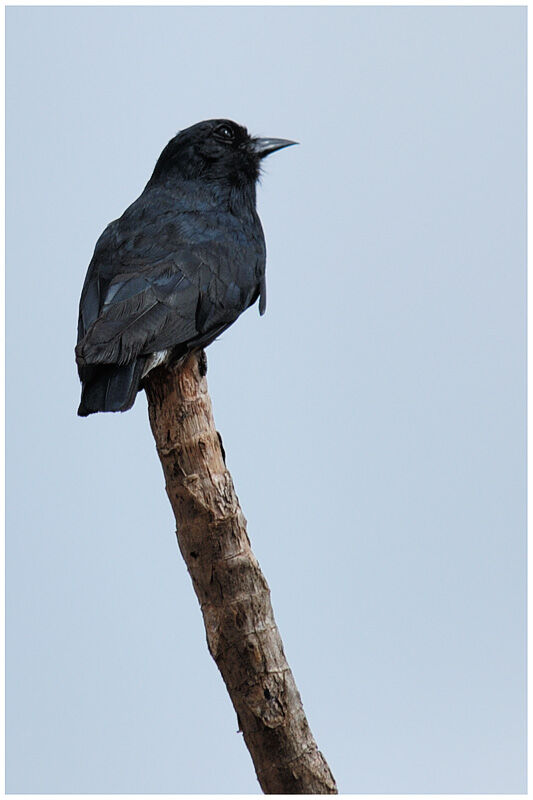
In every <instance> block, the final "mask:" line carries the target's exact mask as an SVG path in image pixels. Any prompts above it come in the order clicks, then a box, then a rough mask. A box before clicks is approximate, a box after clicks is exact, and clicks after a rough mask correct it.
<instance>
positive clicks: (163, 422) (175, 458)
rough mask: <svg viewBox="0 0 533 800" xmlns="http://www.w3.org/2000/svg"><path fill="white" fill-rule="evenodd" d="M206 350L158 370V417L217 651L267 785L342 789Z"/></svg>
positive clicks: (155, 426) (304, 790)
mask: <svg viewBox="0 0 533 800" xmlns="http://www.w3.org/2000/svg"><path fill="white" fill-rule="evenodd" d="M205 373H206V361H205V355H204V354H203V353H200V354H198V355H196V354H193V355H191V356H190V357H189V358H188V360H187V361H186V362H185V363H184V364H181V365H175V366H173V367H168V368H167V367H161V368H158V369H157V370H154V371H153V372H152V373H151V374H150V376H149V378H148V380H147V381H146V392H147V395H148V406H149V414H150V424H151V426H152V431H153V434H154V437H155V441H156V445H157V451H158V454H159V457H160V459H161V464H162V466H163V472H164V475H165V480H166V490H167V494H168V497H169V499H170V502H171V505H172V508H173V510H174V515H175V517H176V524H177V538H178V543H179V547H180V550H181V553H182V555H183V558H184V559H185V562H186V564H187V568H188V570H189V573H190V575H191V578H192V582H193V586H194V590H195V592H196V595H197V597H198V600H199V602H200V606H201V609H202V613H203V617H204V623H205V629H206V633H207V643H208V647H209V651H210V653H211V655H212V656H213V658H214V659H215V661H216V663H217V665H218V668H219V670H220V672H221V673H222V677H223V679H224V682H225V684H226V687H227V690H228V692H229V695H230V697H231V700H232V703H233V706H234V708H235V711H236V712H237V718H238V722H239V728H240V730H241V731H242V733H243V735H244V740H245V742H246V745H247V747H248V749H249V751H250V754H251V756H252V759H253V762H254V766H255V770H256V773H257V778H258V780H259V783H260V785H261V788H262V789H263V792H265V793H266V794H336V793H337V788H336V785H335V780H334V778H333V775H332V774H331V771H330V769H329V767H328V765H327V763H326V760H325V759H324V757H323V755H322V753H320V751H319V750H318V748H317V745H316V742H315V740H314V738H313V735H312V733H311V731H310V729H309V725H308V723H307V720H306V717H305V713H304V710H303V707H302V701H301V699H300V695H299V693H298V690H297V688H296V684H295V682H294V678H293V676H292V672H291V670H290V668H289V665H288V664H287V661H286V659H285V654H284V652H283V645H282V642H281V638H280V635H279V632H278V629H277V626H276V623H275V621H274V614H273V611H272V606H271V603H270V590H269V588H268V584H267V582H266V580H265V578H264V576H263V573H262V572H261V570H260V568H259V564H258V563H257V560H256V558H255V556H254V554H253V553H252V550H251V548H250V542H249V540H248V536H247V533H246V520H245V519H244V516H243V513H242V511H241V508H240V506H239V501H238V499H237V496H236V494H235V490H234V488H233V482H232V479H231V476H230V474H229V472H228V470H227V469H226V464H225V457H224V451H223V449H222V443H221V439H220V436H219V434H218V433H217V431H216V428H215V423H214V420H213V413H212V410H211V401H210V398H209V394H208V391H207V381H206V378H205Z"/></svg>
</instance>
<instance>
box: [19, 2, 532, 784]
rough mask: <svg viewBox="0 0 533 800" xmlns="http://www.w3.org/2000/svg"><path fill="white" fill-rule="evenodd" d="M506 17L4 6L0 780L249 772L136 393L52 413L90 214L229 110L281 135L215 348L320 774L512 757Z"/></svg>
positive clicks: (516, 768) (373, 10) (418, 778)
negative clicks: (259, 248) (251, 287)
mask: <svg viewBox="0 0 533 800" xmlns="http://www.w3.org/2000/svg"><path fill="white" fill-rule="evenodd" d="M525 44H526V10H525V8H519V7H515V8H511V7H508V8H502V7H500V8H497V7H492V8H487V7H485V8H483V7H478V8H467V7H464V8H451V7H448V8H446V7H444V8H442V7H441V8H439V7H433V8H427V7H426V8H424V7H411V8H399V7H398V8H393V7H388V8H378V7H366V8H365V7H359V8H358V7H353V8H327V7H324V8H320V7H316V8H294V7H293V8H284V7H279V8H264V7H263V8H261V7H255V8H238V7H237V8H235V7H234V8H220V7H219V8H190V7H189V8H183V7H182V8H180V7H166V8H156V7H153V8H150V7H122V8H116V7H115V8H113V7H110V8H105V7H96V8H95V7H86V8H82V7H73V8H68V7H65V8H60V7H56V8H54V7H48V8H47V7H39V8H36V7H33V8H32V7H27V8H22V7H19V8H14V7H11V8H8V9H7V414H8V416H7V544H6V564H7V592H6V611H7V623H6V624H7V664H6V703H7V722H6V725H7V727H6V737H7V764H6V769H7V790H8V791H9V792H18V793H60V792H61V793H63V792H67V793H68V792H72V793H104V792H110V793H129V792H135V793H148V792H150V793H152V792H153V793H188V792H192V793H202V792H205V793H222V792H227V793H247V792H258V784H257V782H256V780H255V775H254V771H253V768H252V764H251V761H250V759H249V756H248V753H247V751H246V749H245V747H244V744H243V741H242V738H241V736H240V734H238V733H237V732H236V731H237V722H236V718H235V714H234V712H233V709H232V707H231V704H230V701H229V699H228V697H227V694H226V690H225V688H224V685H223V683H222V680H221V678H220V677H219V674H218V672H217V669H216V667H215V665H214V663H213V662H212V660H211V658H210V656H209V654H208V651H207V647H206V644H205V636H204V631H203V625H202V620H201V614H200V611H199V609H198V605H197V601H196V598H195V596H194V593H193V590H192V587H191V585H190V580H189V577H188V575H187V572H186V569H185V566H184V564H183V563H182V560H181V557H180V555H179V552H178V549H177V545H176V542H175V538H174V533H173V518H172V515H171V511H170V507H169V505H168V502H167V499H166V496H165V492H164V486H163V478H162V473H161V468H160V465H159V462H158V459H157V456H156V453H155V449H154V445H153V440H152V437H151V433H150V431H149V425H148V420H147V413H146V401H145V398H144V395H143V396H139V398H138V401H137V403H136V405H135V407H134V409H133V410H132V411H130V412H128V413H127V414H124V415H97V416H94V417H91V418H89V419H85V420H82V419H79V418H77V417H76V409H77V405H78V400H79V387H78V381H77V376H76V371H75V365H74V352H73V350H74V343H75V329H76V318H77V304H78V298H79V293H80V290H81V285H82V282H83V279H84V275H85V271H86V268H87V264H88V262H89V259H90V257H91V253H92V249H93V247H94V243H95V241H96V239H97V237H98V236H99V234H100V232H101V231H102V229H103V228H104V227H105V225H106V224H107V223H108V222H109V221H110V220H112V219H114V218H116V217H117V216H119V215H120V214H121V213H122V211H123V210H124V209H125V208H126V206H127V205H129V204H130V203H131V202H132V201H133V200H134V199H135V198H136V197H137V195H138V194H139V192H140V191H141V189H142V187H143V186H144V183H145V182H146V180H147V179H148V177H149V175H150V172H151V170H152V168H153V165H154V163H155V160H156V158H157V156H158V154H159V152H160V151H161V149H162V148H163V146H164V145H165V144H166V142H167V141H168V139H170V138H171V137H172V136H173V135H174V134H175V132H176V131H177V130H178V129H180V128H183V127H186V126H188V125H190V124H192V123H194V122H197V121H198V120H201V119H205V118H210V117H219V116H220V117H229V118H233V119H235V120H237V121H238V122H240V123H243V124H245V125H247V126H248V127H249V129H250V130H251V131H252V132H253V133H254V134H261V135H268V136H279V137H284V138H291V139H297V140H298V141H300V142H301V146H300V147H298V148H291V149H290V150H287V151H283V152H281V153H278V154H276V155H274V156H272V157H271V158H270V159H269V160H268V162H267V163H266V174H265V175H264V177H263V182H262V186H261V187H260V190H259V193H258V204H259V210H260V215H261V218H262V221H263V224H264V228H265V232H266V237H267V249H268V264H267V277H268V308H267V314H266V316H265V317H264V318H259V316H258V313H257V309H256V308H254V309H252V310H251V311H249V312H247V313H246V314H245V315H244V316H243V317H242V318H241V319H240V320H239V321H238V323H237V324H236V325H235V326H234V327H233V328H232V329H231V330H230V331H228V332H227V333H226V334H224V336H223V337H222V339H221V340H220V341H219V342H217V343H215V344H214V345H213V346H211V347H210V348H209V351H208V360H209V373H208V380H209V385H210V390H211V394H212V398H213V404H214V411H215V417H216V421H217V426H218V427H219V429H220V431H221V432H222V435H223V437H224V443H225V447H226V451H227V457H228V465H229V468H230V470H231V472H232V474H233V478H234V481H235V485H236V488H237V492H238V494H239V497H240V499H241V503H242V506H243V510H244V513H245V515H246V517H247V519H248V523H249V534H250V538H251V541H252V546H253V548H254V551H255V552H256V554H257V556H258V558H259V560H260V562H261V565H262V567H263V570H264V572H265V574H266V576H267V579H268V580H269V583H270V586H271V589H272V599H273V605H274V610H275V613H276V617H277V621H278V624H279V627H280V629H281V633H282V636H283V640H284V643H285V649H286V653H287V656H288V659H289V662H290V664H291V666H292V668H293V672H294V674H295V678H296V681H297V684H298V686H299V689H300V691H301V694H302V698H303V701H304V706H305V709H306V711H307V714H308V717H309V721H310V724H311V727H312V729H313V732H314V734H315V737H316V739H317V741H318V744H319V746H320V748H321V749H322V750H323V752H324V753H325V755H326V757H327V759H328V761H329V763H330V765H331V767H332V770H333V772H334V774H335V776H336V778H337V782H338V785H339V788H340V790H341V791H342V792H351V793H357V792H386V793H388V792H402V793H404V792H405V793H414V792H418V793H436V792H444V793H447V792H450V793H455V792H495V793H513V792H523V791H524V790H525V754H526V750H525V745H526V743H525V652H526V651H525V567H526V564H525V556H526V539H525V391H526V383H525V253H526V251H525V244H526V243H525V231H526V228H525V226H526V216H525V143H526V140H525V121H526V116H525V57H526V54H525ZM206 754H208V758H207V761H206Z"/></svg>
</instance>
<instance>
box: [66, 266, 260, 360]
mask: <svg viewBox="0 0 533 800" xmlns="http://www.w3.org/2000/svg"><path fill="white" fill-rule="evenodd" d="M192 255H194V254H192ZM181 261H182V263H181V265H178V264H177V263H176V262H175V261H172V262H168V261H165V262H163V263H160V264H158V265H150V266H149V267H147V268H145V269H143V270H138V271H137V272H135V273H133V274H132V273H126V274H119V275H117V276H115V277H114V278H113V279H112V280H111V282H110V283H109V285H108V288H107V292H106V295H105V298H104V303H103V305H102V308H101V310H100V313H99V314H98V316H97V318H96V319H95V321H94V322H93V323H92V324H91V325H90V326H89V328H88V329H87V332H86V333H85V335H84V336H83V337H82V339H81V341H80V342H79V343H78V346H77V348H76V356H77V359H78V363H79V364H128V363H130V362H131V361H132V360H133V359H135V358H136V357H137V356H139V355H146V354H148V353H154V352H157V351H159V350H165V349H167V348H170V347H175V346H176V345H178V344H188V345H194V344H196V343H204V344H205V343H207V341H208V340H209V335H210V334H211V333H212V334H213V338H214V336H216V335H217V334H218V333H219V332H220V331H221V330H223V329H224V328H225V327H227V326H228V325H230V324H231V323H232V322H234V321H235V319H236V318H237V317H238V316H239V314H240V313H241V312H242V311H243V310H244V309H245V308H246V307H247V306H248V305H250V304H251V303H252V302H254V301H255V299H256V298H257V296H258V291H259V289H258V287H256V289H255V291H254V288H253V287H251V288H250V289H249V290H248V291H246V289H244V291H243V288H242V287H240V286H239V285H238V284H237V282H236V277H237V276H236V275H234V274H233V271H231V270H224V269H222V270H217V272H216V273H215V272H214V271H212V270H211V269H209V267H208V266H207V265H206V264H205V263H203V262H202V261H200V260H199V259H195V258H194V257H191V254H189V258H188V259H187V258H183V257H182V259H181ZM195 261H196V263H194V262H195ZM219 261H220V259H219ZM89 299H90V298H89ZM88 307H89V310H90V303H89V306H88Z"/></svg>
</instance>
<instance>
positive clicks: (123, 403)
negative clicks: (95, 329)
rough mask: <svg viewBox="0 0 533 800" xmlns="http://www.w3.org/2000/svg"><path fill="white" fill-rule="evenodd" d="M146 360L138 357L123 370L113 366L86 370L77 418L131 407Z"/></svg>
mask: <svg viewBox="0 0 533 800" xmlns="http://www.w3.org/2000/svg"><path fill="white" fill-rule="evenodd" d="M145 361H146V359H145V358H138V359H136V361H132V363H131V364H126V365H125V366H123V367H117V366H116V365H112V364H102V365H98V366H96V365H94V366H89V367H85V368H84V370H83V374H82V376H81V378H82V382H83V386H82V391H81V403H80V407H79V408H78V416H80V417H88V416H89V414H96V412H97V411H127V410H128V408H131V407H132V405H133V403H134V402H135V397H136V396H137V392H138V391H139V384H140V382H141V377H142V373H143V369H144V364H145Z"/></svg>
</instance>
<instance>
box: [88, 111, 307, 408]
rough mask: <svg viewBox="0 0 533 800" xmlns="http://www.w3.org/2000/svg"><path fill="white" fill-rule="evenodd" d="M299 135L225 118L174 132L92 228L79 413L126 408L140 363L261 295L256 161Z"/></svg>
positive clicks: (157, 360)
mask: <svg viewBox="0 0 533 800" xmlns="http://www.w3.org/2000/svg"><path fill="white" fill-rule="evenodd" d="M291 144H296V142H292V141H289V140H287V139H261V138H252V137H251V136H250V135H249V134H248V132H247V130H246V129H245V128H243V127H242V126H240V125H237V124H236V123H235V122H231V121H230V120H225V119H214V120H206V121H205V122H199V123H198V124H197V125H193V126H192V127H190V128H187V129H186V130H183V131H181V132H180V133H178V134H177V136H175V137H174V138H173V139H171V141H170V142H169V143H168V144H167V146H166V147H165V149H164V150H163V152H162V153H161V155H160V157H159V159H158V161H157V163H156V165H155V169H154V171H153V174H152V177H151V178H150V180H149V181H148V183H147V185H146V187H145V189H144V191H143V193H142V194H141V196H140V197H139V198H138V199H137V200H136V201H135V202H134V203H133V204H132V205H131V206H130V207H129V208H128V209H126V211H125V212H124V214H123V215H122V216H121V217H120V219H117V220H115V221H114V222H112V223H111V224H110V225H108V226H107V228H106V229H105V231H104V232H103V234H102V235H101V236H100V238H99V240H98V242H97V244H96V248H95V251H94V255H93V257H92V260H91V263H90V264H89V269H88V271H87V276H86V278H85V283H84V285H83V290H82V294H81V300H80V309H79V319H78V343H77V346H76V362H77V365H78V373H79V376H80V380H81V382H82V394H81V403H80V407H79V409H78V414H79V415H80V416H82V417H85V416H88V415H89V414H94V413H95V412H97V411H126V410H127V409H128V408H131V406H132V405H133V403H134V401H135V397H136V395H137V392H138V391H139V389H140V388H141V382H142V380H143V378H144V377H145V376H146V375H147V374H148V372H149V371H150V370H151V369H153V368H154V367H156V366H158V365H159V364H161V363H164V361H165V360H167V359H168V358H169V356H170V355H172V358H173V359H174V358H180V357H182V356H184V355H186V354H187V353H189V352H191V351H193V350H197V349H200V348H203V347H206V346H207V345H208V344H210V343H211V342H212V341H213V340H214V339H215V338H216V337H217V336H219V335H220V334H221V333H222V331H224V330H225V329H226V328H228V327H229V326H230V325H231V324H232V323H233V322H235V320H236V319H237V317H238V316H239V315H240V314H242V312H243V311H245V310H246V309H247V308H248V307H249V306H251V305H252V304H253V303H255V301H256V300H257V299H258V298H259V313H260V314H263V313H264V311H265V305H266V289H265V239H264V235H263V230H262V228H261V222H260V221H259V217H258V216H257V212H256V209H255V186H256V181H257V178H258V176H259V168H260V162H261V159H262V158H264V157H265V156H267V155H268V154H269V153H273V152H274V151H275V150H280V149H281V148H282V147H288V146H289V145H291Z"/></svg>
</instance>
